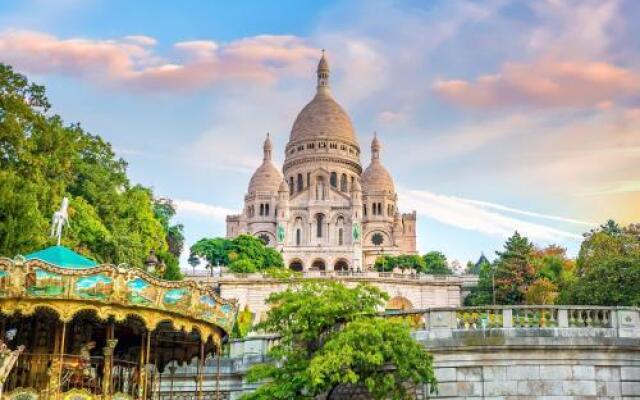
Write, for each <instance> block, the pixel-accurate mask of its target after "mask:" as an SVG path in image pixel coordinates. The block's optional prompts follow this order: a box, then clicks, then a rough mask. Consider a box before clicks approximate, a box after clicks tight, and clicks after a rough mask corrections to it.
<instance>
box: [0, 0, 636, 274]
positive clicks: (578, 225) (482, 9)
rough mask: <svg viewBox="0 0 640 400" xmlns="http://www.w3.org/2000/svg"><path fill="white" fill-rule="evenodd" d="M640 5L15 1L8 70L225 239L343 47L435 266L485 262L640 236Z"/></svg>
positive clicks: (346, 65)
mask: <svg viewBox="0 0 640 400" xmlns="http://www.w3.org/2000/svg"><path fill="white" fill-rule="evenodd" d="M637 20H640V3H638V2H634V1H622V0H620V1H613V0H612V1H588V0H586V1H580V2H563V1H552V0H549V1H535V2H533V1H531V2H528V1H516V0H495V1H456V2H452V1H429V2H402V1H375V2H373V1H343V2H341V1H323V2H311V1H308V2H301V1H278V2H268V1H248V2H223V1H219V2H205V1H199V2H198V1H187V2H180V3H179V4H178V3H175V2H157V1H155V2H153V1H137V2H131V1H81V0H66V1H44V0H42V1H5V2H2V3H0V27H2V28H0V61H3V62H7V63H10V64H12V65H14V66H15V68H16V69H17V70H18V71H21V72H24V73H26V74H28V75H29V76H30V77H31V78H32V79H33V80H35V81H37V82H40V83H43V84H45V85H46V86H47V88H48V93H49V97H50V99H51V100H52V103H53V104H54V112H56V113H59V114H61V115H62V116H63V117H64V119H65V120H67V121H69V122H72V121H79V122H80V123H81V124H82V125H83V126H84V127H85V128H86V129H87V130H89V131H91V132H92V133H96V134H100V135H101V136H103V137H104V138H105V139H107V140H108V141H110V142H111V143H112V144H113V146H114V148H115V149H116V151H117V153H118V154H119V155H120V156H121V157H123V158H125V159H126V160H127V161H128V163H129V172H130V176H131V177H132V179H133V180H134V181H135V182H140V183H142V184H144V185H147V186H151V187H153V188H154V190H155V193H156V194H157V195H161V196H168V197H171V198H173V199H175V200H176V201H177V204H178V210H179V214H178V217H179V219H180V220H181V221H182V222H183V223H184V224H185V229H186V235H187V241H188V243H192V242H193V241H195V240H197V239H199V238H201V237H204V236H217V235H223V234H224V215H225V214H226V213H227V212H235V211H237V210H239V209H240V207H241V206H242V198H243V195H244V191H245V190H246V185H247V183H248V180H249V177H250V175H251V172H252V169H253V168H255V167H256V166H257V165H258V163H259V161H260V159H261V143H262V140H263V138H264V135H265V133H266V132H267V131H268V132H271V135H272V138H273V140H274V145H275V151H274V155H275V158H276V161H278V162H281V161H282V159H283V151H284V144H285V143H286V141H287V139H288V135H289V131H290V128H291V124H292V123H293V119H294V118H295V116H296V114H297V113H298V112H299V110H300V109H301V108H302V107H303V106H304V104H306V102H307V101H308V100H309V99H310V98H311V97H312V95H313V91H314V85H315V77H314V68H315V64H316V62H317V59H318V57H319V55H320V49H321V48H326V49H327V54H328V58H329V62H330V64H331V67H332V86H333V92H334V94H335V96H336V98H337V99H338V101H339V102H340V103H341V104H342V105H343V106H344V107H345V108H346V109H347V111H348V112H349V114H350V115H351V117H352V119H353V122H354V125H355V127H356V130H357V134H358V137H359V139H360V145H361V148H362V149H363V157H362V162H363V164H364V165H366V164H367V163H368V161H369V142H370V140H371V138H372V135H373V131H374V130H375V131H377V132H378V134H379V137H380V139H381V140H382V142H383V145H384V149H383V161H384V163H385V165H386V166H387V168H388V169H389V170H390V171H391V173H392V175H393V176H394V178H395V183H396V187H397V189H398V191H399V195H400V199H401V203H400V208H401V209H402V210H403V211H410V210H411V209H416V210H417V212H418V215H419V217H418V218H419V224H418V229H419V231H418V234H419V238H418V240H419V247H420V250H422V251H427V250H441V251H443V252H444V253H445V254H447V256H449V258H450V259H459V260H461V261H462V262H465V261H466V260H469V259H477V257H478V256H479V254H480V252H482V251H484V252H485V253H486V254H488V255H492V254H493V251H495V250H497V249H499V248H500V247H501V244H502V243H503V241H504V239H505V237H506V236H508V235H509V234H510V233H511V232H513V231H514V230H516V229H517V230H519V231H521V232H523V233H524V234H526V235H528V236H530V237H531V238H532V240H533V241H534V242H536V243H538V244H539V245H541V246H542V245H546V244H549V243H558V244H560V245H563V246H566V247H567V248H568V249H569V251H570V253H575V252H576V250H577V249H578V247H579V243H580V234H581V233H582V232H584V231H586V230H588V229H589V228H590V227H592V226H593V225H594V224H596V223H600V222H603V221H604V220H605V219H606V218H615V219H617V220H619V221H621V222H623V223H629V222H632V221H638V220H640V168H638V166H640V96H639V95H638V93H640V28H639V27H638V24H635V23H634V21H637Z"/></svg>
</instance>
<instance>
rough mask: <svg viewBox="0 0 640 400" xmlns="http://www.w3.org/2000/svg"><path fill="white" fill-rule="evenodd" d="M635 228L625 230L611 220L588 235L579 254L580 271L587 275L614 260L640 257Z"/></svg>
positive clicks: (630, 227)
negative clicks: (595, 268)
mask: <svg viewBox="0 0 640 400" xmlns="http://www.w3.org/2000/svg"><path fill="white" fill-rule="evenodd" d="M633 227H634V225H630V226H629V227H627V228H624V229H623V228H620V226H619V225H618V224H617V223H616V222H614V221H612V220H609V221H607V223H606V224H604V225H601V226H600V227H599V228H596V229H592V230H591V231H590V232H588V233H586V234H585V235H584V237H585V239H584V241H583V242H582V244H581V246H580V252H579V253H578V259H577V265H578V271H579V272H580V273H587V272H588V271H589V269H591V268H593V267H595V266H597V265H598V264H602V263H604V262H606V261H607V260H610V259H612V258H617V257H636V256H640V239H639V238H638V236H637V235H634V233H633V229H634V228H633Z"/></svg>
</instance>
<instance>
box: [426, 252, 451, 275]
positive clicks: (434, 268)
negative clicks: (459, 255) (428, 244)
mask: <svg viewBox="0 0 640 400" xmlns="http://www.w3.org/2000/svg"><path fill="white" fill-rule="evenodd" d="M423 259H424V265H425V267H424V271H421V272H424V273H425V274H434V275H451V274H453V272H452V271H451V270H450V269H449V265H447V257H446V256H445V255H444V254H442V253H441V252H439V251H430V252H428V253H427V254H425V255H424V256H423Z"/></svg>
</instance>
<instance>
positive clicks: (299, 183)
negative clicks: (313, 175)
mask: <svg viewBox="0 0 640 400" xmlns="http://www.w3.org/2000/svg"><path fill="white" fill-rule="evenodd" d="M303 185H304V182H303V181H302V174H298V187H297V190H298V192H302V189H303Z"/></svg>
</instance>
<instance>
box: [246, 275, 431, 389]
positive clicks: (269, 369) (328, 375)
mask: <svg viewBox="0 0 640 400" xmlns="http://www.w3.org/2000/svg"><path fill="white" fill-rule="evenodd" d="M387 300H388V296H387V295H386V294H384V293H383V292H381V291H380V290H379V289H377V288H375V287H371V286H367V285H359V286H357V287H355V288H347V287H345V286H344V285H342V284H340V283H337V282H322V281H305V282H302V283H299V284H297V285H295V286H292V287H290V288H288V289H287V290H285V291H283V292H279V293H274V294H272V295H271V296H269V298H268V299H267V303H268V304H269V305H271V306H272V308H271V309H270V310H269V312H268V315H267V319H266V320H265V321H264V322H262V323H260V324H258V326H257V329H263V330H265V331H267V332H273V333H277V334H279V335H280V342H279V343H278V344H277V345H276V346H274V347H273V348H272V349H271V350H270V352H269V355H270V357H271V358H272V360H273V362H272V363H267V364H258V365H255V366H253V367H252V368H251V369H250V371H249V373H248V376H247V377H248V379H249V380H250V381H253V382H262V384H261V385H260V386H259V387H258V389H257V390H256V391H255V392H253V393H250V394H247V395H245V396H243V399H244V400H253V399H261V400H262V399H265V400H266V399H287V400H288V399H314V398H315V397H316V396H317V395H319V394H322V393H324V392H327V391H328V390H330V389H331V388H333V387H335V386H336V385H339V384H343V383H350V384H355V385H364V386H365V387H367V388H372V395H373V396H374V397H375V398H392V399H403V398H406V397H405V393H404V391H403V390H404V389H403V387H404V384H405V383H414V384H417V383H432V384H433V383H435V379H434V377H433V371H432V369H431V368H432V360H431V357H430V356H429V355H428V354H427V353H426V352H425V351H424V350H423V349H422V348H421V347H420V345H419V344H418V343H417V342H415V341H413V340H412V339H411V336H410V335H409V328H408V326H407V325H402V324H401V323H400V322H399V321H397V322H392V321H384V320H380V319H379V318H377V317H374V316H373V315H374V314H375V313H376V311H377V310H378V309H379V308H380V307H382V306H383V305H384V304H385V303H386V301H387ZM332 366H338V369H333V370H331V368H332ZM343 372H344V374H343ZM381 390H384V391H385V392H386V393H385V394H381V393H380V392H381ZM381 396H383V397H381ZM384 396H390V397H384Z"/></svg>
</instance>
